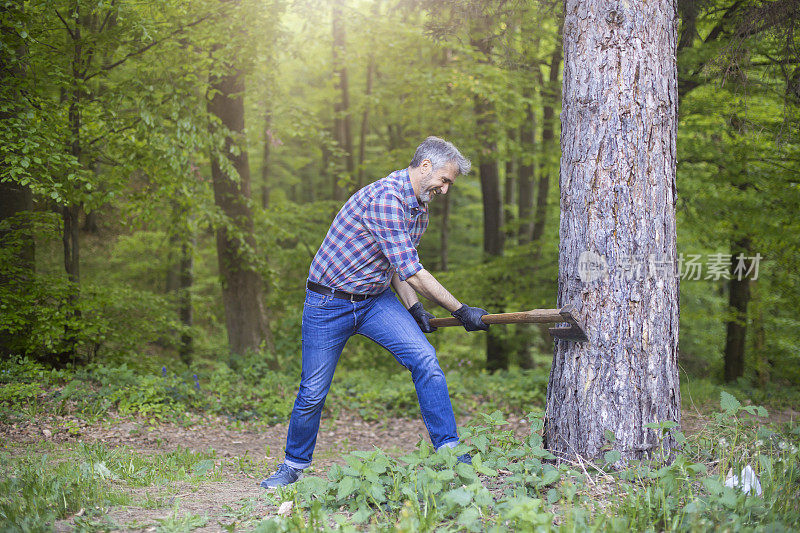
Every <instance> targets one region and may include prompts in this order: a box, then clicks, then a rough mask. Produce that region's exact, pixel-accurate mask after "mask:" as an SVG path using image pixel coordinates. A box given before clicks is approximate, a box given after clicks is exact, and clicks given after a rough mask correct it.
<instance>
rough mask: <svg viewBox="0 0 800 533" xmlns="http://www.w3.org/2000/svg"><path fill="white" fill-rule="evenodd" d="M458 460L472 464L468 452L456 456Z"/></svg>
mask: <svg viewBox="0 0 800 533" xmlns="http://www.w3.org/2000/svg"><path fill="white" fill-rule="evenodd" d="M458 462H459V463H464V464H465V465H471V464H472V456H471V455H470V454H468V453H465V454H464V455H459V456H458Z"/></svg>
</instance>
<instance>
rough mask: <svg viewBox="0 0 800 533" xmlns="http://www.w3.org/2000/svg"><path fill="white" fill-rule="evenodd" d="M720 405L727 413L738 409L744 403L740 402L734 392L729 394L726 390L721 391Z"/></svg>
mask: <svg viewBox="0 0 800 533" xmlns="http://www.w3.org/2000/svg"><path fill="white" fill-rule="evenodd" d="M719 406H720V407H721V408H722V410H723V411H725V412H726V413H729V414H732V413H735V412H736V411H738V410H739V408H740V407H741V406H742V404H741V403H740V402H739V400H737V399H736V398H734V397H733V395H732V394H729V393H728V392H726V391H721V392H720V393H719Z"/></svg>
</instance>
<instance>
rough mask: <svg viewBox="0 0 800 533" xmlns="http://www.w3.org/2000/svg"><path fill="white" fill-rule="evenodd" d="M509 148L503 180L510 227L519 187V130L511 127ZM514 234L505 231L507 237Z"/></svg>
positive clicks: (506, 217)
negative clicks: (517, 145) (517, 156)
mask: <svg viewBox="0 0 800 533" xmlns="http://www.w3.org/2000/svg"><path fill="white" fill-rule="evenodd" d="M507 136H508V144H509V145H510V146H509V149H508V150H507V151H506V179H505V181H504V182H503V223H504V224H507V225H508V226H509V227H510V225H511V224H510V223H511V221H512V220H513V219H514V207H513V206H514V203H515V202H516V198H515V194H514V193H515V192H516V189H517V158H516V154H515V150H516V143H517V130H516V129H510V130H508V132H507ZM513 236H514V231H513V230H512V229H508V230H506V232H505V235H504V237H505V239H506V240H510V239H511V238H512V237H513Z"/></svg>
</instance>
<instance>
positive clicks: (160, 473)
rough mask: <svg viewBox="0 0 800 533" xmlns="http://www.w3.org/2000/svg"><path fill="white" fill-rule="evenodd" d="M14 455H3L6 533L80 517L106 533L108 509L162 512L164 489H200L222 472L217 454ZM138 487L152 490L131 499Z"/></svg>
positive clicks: (61, 450)
mask: <svg viewBox="0 0 800 533" xmlns="http://www.w3.org/2000/svg"><path fill="white" fill-rule="evenodd" d="M12 450H13V452H14V453H11V452H10V451H5V452H3V453H2V454H0V471H2V473H3V474H2V478H0V530H2V531H50V530H52V526H53V524H54V523H55V521H56V520H60V519H64V518H67V517H71V516H74V515H76V514H79V513H80V516H78V517H77V519H76V520H77V522H79V523H81V524H83V525H84V526H86V527H89V526H90V525H91V524H94V526H91V527H95V526H97V527H98V528H100V529H102V528H103V527H102V526H103V524H106V525H109V524H108V522H107V521H104V520H103V516H104V515H105V511H107V509H108V508H109V507H111V506H119V505H124V506H127V505H136V506H140V507H143V508H158V507H163V506H165V505H167V501H166V500H165V499H163V498H160V497H159V496H157V494H158V489H159V488H166V487H168V486H169V485H170V484H172V483H175V482H189V483H190V484H193V485H195V486H199V485H200V484H202V483H206V482H210V481H219V480H221V473H222V468H223V467H222V463H221V462H220V461H217V460H216V455H215V453H214V452H190V451H188V450H185V449H178V450H174V451H171V452H166V453H159V454H153V455H147V454H142V453H138V452H136V451H135V450H132V449H130V448H125V447H119V448H110V447H107V446H105V445H103V444H78V445H74V446H70V445H62V446H56V445H53V444H50V443H44V444H43V445H41V446H34V447H27V448H26V449H25V450H24V451H23V450H20V449H12ZM19 452H22V453H21V454H20V453H19ZM137 488H149V489H153V490H148V491H144V492H143V493H142V496H141V497H140V498H138V499H137V498H134V497H133V496H132V493H134V492H135V490H134V489H137ZM176 520H177V519H176ZM180 523H181V522H180V521H175V522H174V523H172V522H168V523H167V525H166V526H164V527H167V528H171V527H173V526H174V527H178V525H179V524H180ZM192 523H194V522H192ZM170 524H171V525H170ZM112 526H113V525H110V526H109V527H112ZM114 527H116V526H114ZM169 530H171V531H172V530H175V529H169Z"/></svg>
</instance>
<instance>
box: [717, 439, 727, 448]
mask: <svg viewBox="0 0 800 533" xmlns="http://www.w3.org/2000/svg"><path fill="white" fill-rule="evenodd" d="M719 446H720V448H727V447H728V441H727V440H725V437H722V438H720V439H719Z"/></svg>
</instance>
